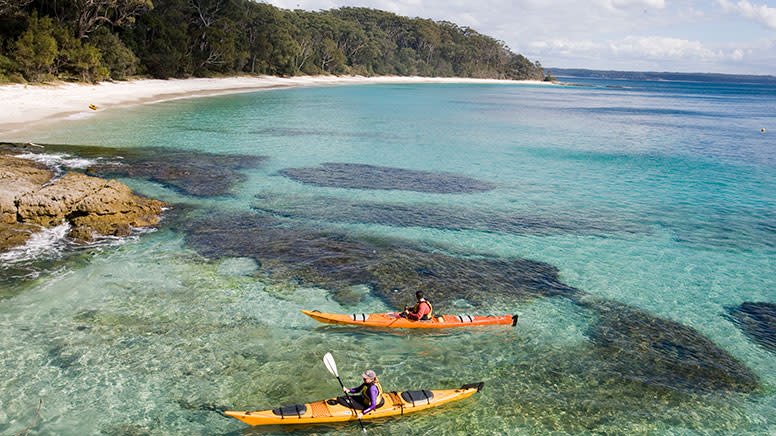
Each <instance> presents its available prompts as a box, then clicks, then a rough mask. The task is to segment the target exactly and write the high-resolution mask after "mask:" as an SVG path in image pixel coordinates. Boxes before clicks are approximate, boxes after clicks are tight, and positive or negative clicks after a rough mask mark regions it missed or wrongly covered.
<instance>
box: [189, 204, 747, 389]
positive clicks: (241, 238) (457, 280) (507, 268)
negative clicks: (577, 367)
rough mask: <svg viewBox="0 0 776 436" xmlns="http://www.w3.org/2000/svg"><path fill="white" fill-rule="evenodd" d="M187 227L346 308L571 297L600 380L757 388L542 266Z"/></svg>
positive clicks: (250, 228)
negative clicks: (360, 290) (584, 314)
mask: <svg viewBox="0 0 776 436" xmlns="http://www.w3.org/2000/svg"><path fill="white" fill-rule="evenodd" d="M183 226H184V227H183V228H185V229H186V232H187V234H186V241H187V243H188V244H189V245H190V246H191V247H193V248H194V249H196V250H197V251H198V252H199V253H200V254H202V255H204V256H206V257H208V258H220V257H224V256H231V257H251V258H253V259H255V260H256V261H257V262H258V263H259V264H260V265H261V267H262V268H261V270H260V271H261V272H262V273H263V274H266V275H267V276H269V277H270V278H272V279H275V280H292V281H295V282H297V283H299V284H302V285H305V286H318V287H322V288H326V289H329V290H330V291H332V292H333V294H334V297H335V298H337V299H338V300H339V301H340V302H342V303H343V304H345V305H347V304H349V303H351V302H349V301H348V300H347V299H348V295H349V294H348V292H347V290H348V288H349V287H352V286H353V285H362V284H366V285H368V286H369V287H370V288H371V289H372V291H373V293H374V294H375V295H377V296H378V297H380V298H382V299H383V300H384V301H385V302H386V303H388V304H389V305H391V306H394V307H397V308H399V307H401V306H402V305H403V304H406V303H407V299H408V298H409V297H410V296H411V295H412V293H414V291H416V290H423V291H424V292H425V293H426V295H427V296H428V297H429V298H430V299H431V300H432V301H434V303H435V307H436V311H437V312H438V313H444V312H445V310H446V308H450V307H454V303H455V302H456V300H460V299H464V300H465V301H467V302H469V303H471V304H473V305H475V306H476V309H475V310H476V311H478V312H483V311H484V312H486V311H487V310H489V309H490V308H491V307H492V305H493V304H494V303H495V302H506V303H507V304H509V303H514V302H519V301H526V300H530V299H535V298H540V297H557V296H559V297H565V298H568V299H569V300H570V301H572V302H574V303H575V304H576V305H577V306H579V307H580V308H581V309H584V310H589V311H591V312H592V313H594V314H595V315H596V317H597V318H598V321H597V323H595V324H594V326H593V327H592V328H591V330H590V332H589V334H588V336H589V338H590V343H589V347H590V348H591V350H592V351H591V352H592V353H593V354H595V355H597V356H599V357H597V359H599V360H601V361H603V362H608V363H607V369H606V370H605V371H604V370H601V371H599V372H597V373H598V374H601V377H615V378H617V379H620V380H622V381H623V382H626V383H629V384H632V383H636V384H638V385H640V386H645V387H648V388H649V389H657V390H660V391H662V390H665V389H669V390H675V391H677V392H682V393H691V394H692V393H697V392H699V391H700V392H704V391H738V392H750V391H753V390H755V389H757V388H758V386H759V379H758V377H757V376H756V375H755V374H754V373H752V371H751V370H749V369H748V368H747V367H746V366H745V365H744V364H743V363H741V362H740V361H738V360H737V359H736V358H734V357H733V356H731V355H730V354H729V353H727V352H726V351H724V350H722V349H721V348H719V347H718V346H717V345H716V344H714V343H713V342H712V341H711V340H709V339H708V338H706V337H705V336H703V335H702V334H701V333H700V332H698V331H696V330H695V329H693V328H691V327H687V326H684V325H682V324H679V323H677V322H674V321H670V320H666V319H662V318H659V317H656V316H654V315H651V314H649V313H647V312H644V311H642V310H639V309H636V308H633V307H630V306H627V305H625V304H622V303H618V302H615V301H610V300H602V299H598V298H596V297H594V296H592V295H590V294H586V293H585V292H583V291H580V290H578V289H575V288H573V287H571V286H568V285H565V284H563V283H562V282H561V281H560V279H559V277H558V270H557V268H555V267H554V266H552V265H549V264H546V263H543V262H536V261H532V260H525V259H497V258H491V257H487V256H463V255H457V254H452V253H446V252H443V251H442V250H440V249H439V248H438V247H423V246H419V245H418V244H416V243H412V242H408V241H402V240H396V239H389V238H376V237H363V236H354V235H351V234H345V233H337V232H325V231H320V230H313V229H308V228H300V227H294V226H293V225H292V224H290V223H288V222H284V221H281V220H279V219H277V218H273V217H269V216H265V215H259V214H251V213H239V214H221V215H207V216H200V217H194V218H190V219H187V220H186V223H185V224H184V225H183ZM571 358H573V357H571Z"/></svg>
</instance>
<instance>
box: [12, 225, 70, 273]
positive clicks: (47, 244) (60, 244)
mask: <svg viewBox="0 0 776 436" xmlns="http://www.w3.org/2000/svg"><path fill="white" fill-rule="evenodd" d="M69 231H70V224H68V223H66V222H64V223H62V224H60V225H58V226H55V227H49V228H44V229H42V230H41V231H39V232H37V233H34V234H33V235H32V236H31V237H30V239H28V240H27V242H26V243H25V244H24V245H20V246H18V247H14V248H11V249H10V250H8V251H6V252H5V253H2V254H0V262H6V263H9V264H14V263H19V262H25V261H29V260H32V259H37V258H40V257H44V256H46V257H56V256H59V254H60V253H61V252H62V250H63V249H64V248H65V247H67V245H68V243H67V232H69Z"/></svg>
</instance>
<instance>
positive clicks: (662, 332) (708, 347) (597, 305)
mask: <svg viewBox="0 0 776 436" xmlns="http://www.w3.org/2000/svg"><path fill="white" fill-rule="evenodd" d="M583 304H584V305H585V306H586V307H588V308H589V309H592V310H594V311H596V312H598V313H599V321H598V323H596V324H595V325H594V326H593V328H592V329H591V330H590V332H589V337H590V339H591V340H592V342H593V343H594V344H595V345H596V347H597V349H598V352H600V353H601V354H602V355H603V356H604V357H605V358H606V359H605V360H606V361H607V362H611V364H610V365H609V368H610V371H611V373H612V375H613V376H615V375H616V376H617V377H622V378H626V379H628V380H631V381H635V382H639V383H643V384H646V385H650V386H654V387H659V388H666V389H676V390H680V391H687V392H701V391H716V390H723V391H738V392H750V391H753V390H755V389H757V387H758V386H759V378H758V377H757V375H756V374H754V373H753V372H752V371H751V370H750V369H749V368H747V367H746V366H745V365H744V364H743V363H741V362H740V361H738V359H736V358H735V357H733V356H731V355H730V354H729V353H728V352H726V351H725V350H723V349H721V348H720V347H718V346H717V345H716V344H714V343H713V342H712V341H711V340H709V339H708V338H706V337H705V336H703V335H702V334H701V333H700V332H698V331H697V330H695V329H694V328H691V327H688V326H685V325H682V324H679V323H678V322H675V321H671V320H668V319H663V318H659V317H657V316H655V315H652V314H649V313H647V312H645V311H642V310H640V309H636V308H634V307H631V306H628V305H625V304H622V303H618V302H615V301H609V300H598V301H595V302H585V303H583Z"/></svg>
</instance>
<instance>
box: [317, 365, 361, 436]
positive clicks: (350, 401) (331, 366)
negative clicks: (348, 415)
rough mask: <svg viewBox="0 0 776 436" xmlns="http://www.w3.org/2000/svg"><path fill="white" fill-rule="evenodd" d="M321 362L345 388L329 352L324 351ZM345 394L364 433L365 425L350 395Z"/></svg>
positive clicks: (343, 387)
mask: <svg viewBox="0 0 776 436" xmlns="http://www.w3.org/2000/svg"><path fill="white" fill-rule="evenodd" d="M323 364H324V365H326V369H328V370H329V372H330V373H331V375H333V376H334V377H337V381H338V382H339V384H340V386H342V390H345V385H344V384H342V379H340V376H339V374H338V373H337V362H335V361H334V357H333V356H332V355H331V353H326V354H325V355H324V356H323ZM345 396H346V397H347V398H348V403H350V408H351V409H352V410H353V413H354V414H355V415H356V418H357V419H358V423H359V424H361V430H363V431H364V433H366V427H364V423H363V422H361V418H359V417H358V412H356V408H355V407H353V400H351V399H350V395H348V394H347V392H346V393H345Z"/></svg>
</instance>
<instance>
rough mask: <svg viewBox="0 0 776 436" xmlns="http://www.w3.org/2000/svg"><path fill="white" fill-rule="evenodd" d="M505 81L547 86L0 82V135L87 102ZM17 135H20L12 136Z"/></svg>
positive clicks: (104, 104)
mask: <svg viewBox="0 0 776 436" xmlns="http://www.w3.org/2000/svg"><path fill="white" fill-rule="evenodd" d="M414 83H460V84H510V85H550V84H549V83H548V82H542V81H538V80H499V79H476V78H467V77H419V76H410V77H401V76H377V77H364V76H299V77H288V78H286V77H277V76H239V77H223V78H190V79H166V80H162V79H136V80H129V81H124V82H100V83H97V84H82V83H64V82H62V83H54V84H35V85H24V84H14V85H0V101H2V102H3V105H4V106H5V107H6V108H7V110H6V111H3V113H2V114H0V138H2V139H4V140H11V139H14V138H11V137H7V136H6V135H9V134H12V133H17V132H19V131H23V130H25V129H27V128H29V127H31V126H33V125H35V124H39V123H43V122H50V121H58V120H62V119H66V118H68V117H71V116H73V115H78V114H89V113H93V111H92V110H91V109H90V108H89V105H95V106H96V107H97V111H100V110H106V109H110V108H115V107H122V106H131V105H137V104H150V103H159V102H162V101H168V100H174V99H181V98H195V97H208V96H215V95H223V94H235V93H243V92H254V91H261V90H270V89H277V88H293V87H304V86H334V85H364V84H414ZM15 139H17V140H19V139H22V138H15Z"/></svg>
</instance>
